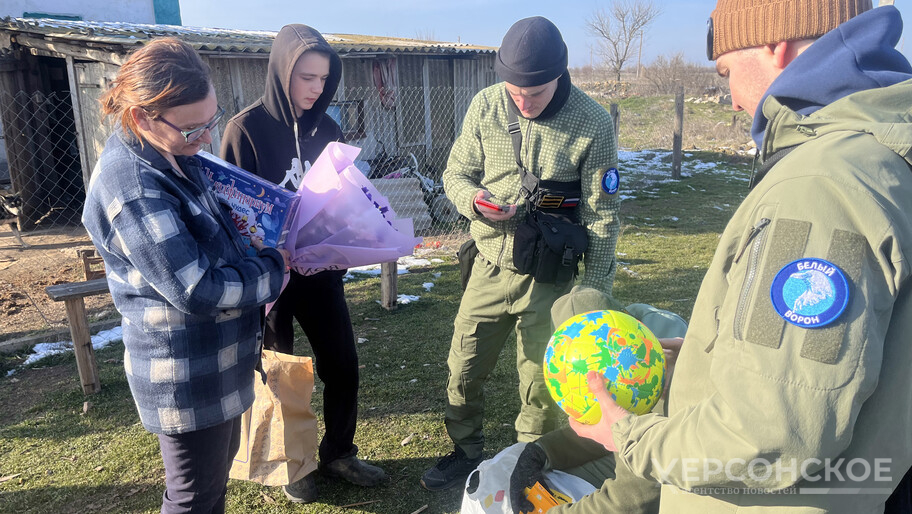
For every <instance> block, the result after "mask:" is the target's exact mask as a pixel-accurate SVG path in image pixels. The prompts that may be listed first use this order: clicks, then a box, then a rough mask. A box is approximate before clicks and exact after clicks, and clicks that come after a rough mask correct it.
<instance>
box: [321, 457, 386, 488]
mask: <svg viewBox="0 0 912 514" xmlns="http://www.w3.org/2000/svg"><path fill="white" fill-rule="evenodd" d="M320 471H321V472H322V473H323V474H324V475H326V476H329V477H333V478H341V479H343V480H347V481H349V482H351V483H353V484H355V485H360V486H362V487H376V486H378V485H380V484H382V483H384V482H387V481H389V477H387V475H386V472H385V471H383V470H382V469H381V468H378V467H377V466H372V465H370V464H368V463H366V462H364V461H363V460H361V459H359V458H358V457H355V456H354V455H352V456H351V457H346V458H344V459H336V460H334V461H332V462H330V463H329V464H323V462H322V461H321V462H320Z"/></svg>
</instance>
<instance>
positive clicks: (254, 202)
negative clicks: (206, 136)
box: [196, 152, 299, 255]
mask: <svg viewBox="0 0 912 514" xmlns="http://www.w3.org/2000/svg"><path fill="white" fill-rule="evenodd" d="M196 157H198V158H199V160H200V162H201V164H202V168H203V175H204V176H205V177H206V178H208V179H209V181H210V182H211V183H212V190H213V192H214V193H215V195H216V196H218V197H219V198H220V199H221V200H223V201H224V202H225V203H227V204H228V205H230V206H231V218H232V219H233V220H234V224H235V225H236V226H237V229H238V232H240V233H241V237H242V239H243V240H244V243H245V244H246V245H247V253H248V255H256V250H254V249H253V248H251V247H250V236H251V235H253V236H258V237H261V238H262V239H263V244H265V245H266V246H271V247H273V248H278V247H280V246H281V245H283V244H284V243H285V238H286V237H287V236H288V229H289V226H290V224H291V220H292V218H293V213H294V211H295V208H296V207H297V205H298V199H299V196H298V195H297V194H296V193H295V192H293V191H289V190H288V189H285V188H284V187H281V186H277V185H276V184H273V183H272V182H270V181H268V180H266V179H264V178H261V177H258V176H256V175H254V174H253V173H250V172H248V171H245V170H243V169H241V168H239V167H237V166H235V165H234V164H231V163H228V162H225V161H223V160H222V159H219V158H218V157H216V156H214V155H212V154H210V153H207V152H199V153H197V154H196Z"/></svg>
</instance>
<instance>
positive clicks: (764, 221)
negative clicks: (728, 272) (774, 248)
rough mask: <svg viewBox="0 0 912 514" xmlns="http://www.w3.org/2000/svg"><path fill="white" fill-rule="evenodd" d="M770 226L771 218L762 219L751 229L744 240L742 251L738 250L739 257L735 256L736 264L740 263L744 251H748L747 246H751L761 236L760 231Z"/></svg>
mask: <svg viewBox="0 0 912 514" xmlns="http://www.w3.org/2000/svg"><path fill="white" fill-rule="evenodd" d="M769 224H770V220H769V218H761V219H760V221H758V222H757V224H756V225H754V226H753V227H751V230H750V232H748V233H747V237H746V238H744V244H742V245H741V249H740V250H738V255H736V256H735V264H737V263H738V261H740V260H741V256H743V255H744V250H746V249H747V245H749V244H750V242H751V241H752V240H753V239H754V237H756V236H757V234H759V233H760V231H761V230H763V229H764V228H765V227H766V226H767V225H769Z"/></svg>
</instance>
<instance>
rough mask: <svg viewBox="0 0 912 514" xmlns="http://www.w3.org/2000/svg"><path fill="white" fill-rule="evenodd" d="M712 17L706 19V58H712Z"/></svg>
mask: <svg viewBox="0 0 912 514" xmlns="http://www.w3.org/2000/svg"><path fill="white" fill-rule="evenodd" d="M713 36H714V34H713V19H712V17H710V18H709V19H708V20H706V58H707V59H709V60H710V61H711V60H713Z"/></svg>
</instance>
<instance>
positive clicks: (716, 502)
mask: <svg viewBox="0 0 912 514" xmlns="http://www.w3.org/2000/svg"><path fill="white" fill-rule="evenodd" d="M709 27H710V32H709V34H708V37H707V43H708V51H707V54H708V56H709V58H710V59H713V60H715V61H716V69H717V70H718V72H719V74H720V75H721V76H723V77H726V78H727V79H728V82H729V86H730V88H731V93H732V105H733V106H734V108H735V109H737V110H740V109H744V110H746V111H748V112H750V113H751V114H752V115H753V117H754V124H753V130H752V134H753V138H754V140H755V141H756V143H757V148H758V149H759V150H760V154H759V158H760V163H759V168H758V170H757V172H756V174H755V175H754V178H753V181H752V189H751V191H750V193H749V194H748V195H747V197H746V198H745V200H744V202H743V203H742V204H741V206H740V207H739V208H738V210H737V212H735V214H734V216H733V217H732V219H731V221H730V222H729V224H728V226H727V227H726V228H725V231H724V232H723V234H722V236H721V239H720V242H719V246H718V248H717V250H716V254H715V256H714V258H713V261H712V264H711V265H710V268H709V270H708V271H707V273H706V278H705V279H704V280H703V284H702V286H701V287H700V292H699V294H698V296H697V302H696V304H695V306H694V309H693V316H692V317H691V320H690V328H689V329H688V331H687V336H686V337H685V340H684V344H683V347H682V349H681V353H680V356H679V358H678V360H677V365H676V367H675V374H674V381H673V383H672V386H671V390H670V395H669V403H668V405H669V415H668V416H662V415H659V414H655V413H650V414H646V415H643V416H633V415H630V413H629V412H627V411H624V410H623V409H621V408H619V407H618V406H617V404H615V403H614V402H613V401H612V400H611V398H610V397H609V396H608V394H607V393H606V391H605V389H604V385H603V384H602V383H601V380H600V379H599V378H598V377H597V376H592V375H593V374H590V376H589V377H588V379H589V387H590V388H591V389H592V390H593V391H595V392H596V394H597V397H598V400H599V403H600V404H601V406H602V420H601V421H600V423H599V424H598V425H589V426H582V425H579V424H576V423H573V422H571V426H572V427H573V428H574V430H576V432H577V433H578V434H579V435H581V436H584V437H589V438H591V439H595V440H596V441H598V442H600V443H602V444H603V445H604V446H605V448H607V449H608V450H612V451H615V452H616V458H617V459H618V461H623V462H624V463H625V464H626V465H627V466H629V467H630V468H631V469H632V470H633V472H634V473H635V474H637V475H639V476H642V477H644V478H651V479H653V480H655V481H658V482H661V483H662V484H663V485H662V493H661V512H663V513H664V512H669V513H672V512H673V513H699V514H714V513H723V512H725V513H731V512H739V513H754V512H776V513H779V514H786V513H788V514H811V513H815V514H816V513H823V512H827V513H845V514H857V513H861V512H865V513H869V512H887V513H895V512H910V507H912V505H910V497H909V487H908V485H909V484H908V481H909V475H908V472H909V468H910V466H912V444H910V443H909V434H912V378H910V373H909V363H910V362H912V344H909V343H910V341H909V337H910V336H909V334H912V281H910V278H912V266H910V263H912V169H910V165H912V108H910V106H912V66H910V65H909V62H908V61H907V60H906V58H905V57H903V56H902V55H901V54H900V53H899V52H898V51H897V50H896V49H895V48H894V47H895V45H896V43H897V42H898V41H899V40H900V37H901V35H902V20H901V19H900V15H899V12H898V11H897V10H896V9H895V8H894V7H893V6H884V7H878V8H876V9H872V8H871V0H805V1H802V2H783V1H781V0H754V1H752V2H745V1H743V0H719V2H718V4H717V6H716V9H715V10H714V11H713V12H712V17H711V20H710V25H709ZM904 474H905V475H906V477H905V479H904V478H903V475H904ZM557 510H558V511H561V512H564V511H565V510H566V509H564V508H558V509H557ZM567 511H569V510H567ZM572 512H610V511H608V510H606V509H604V508H601V507H599V506H598V502H597V500H596V501H593V502H590V503H589V504H588V508H587V509H585V510H583V509H577V510H572Z"/></svg>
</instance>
